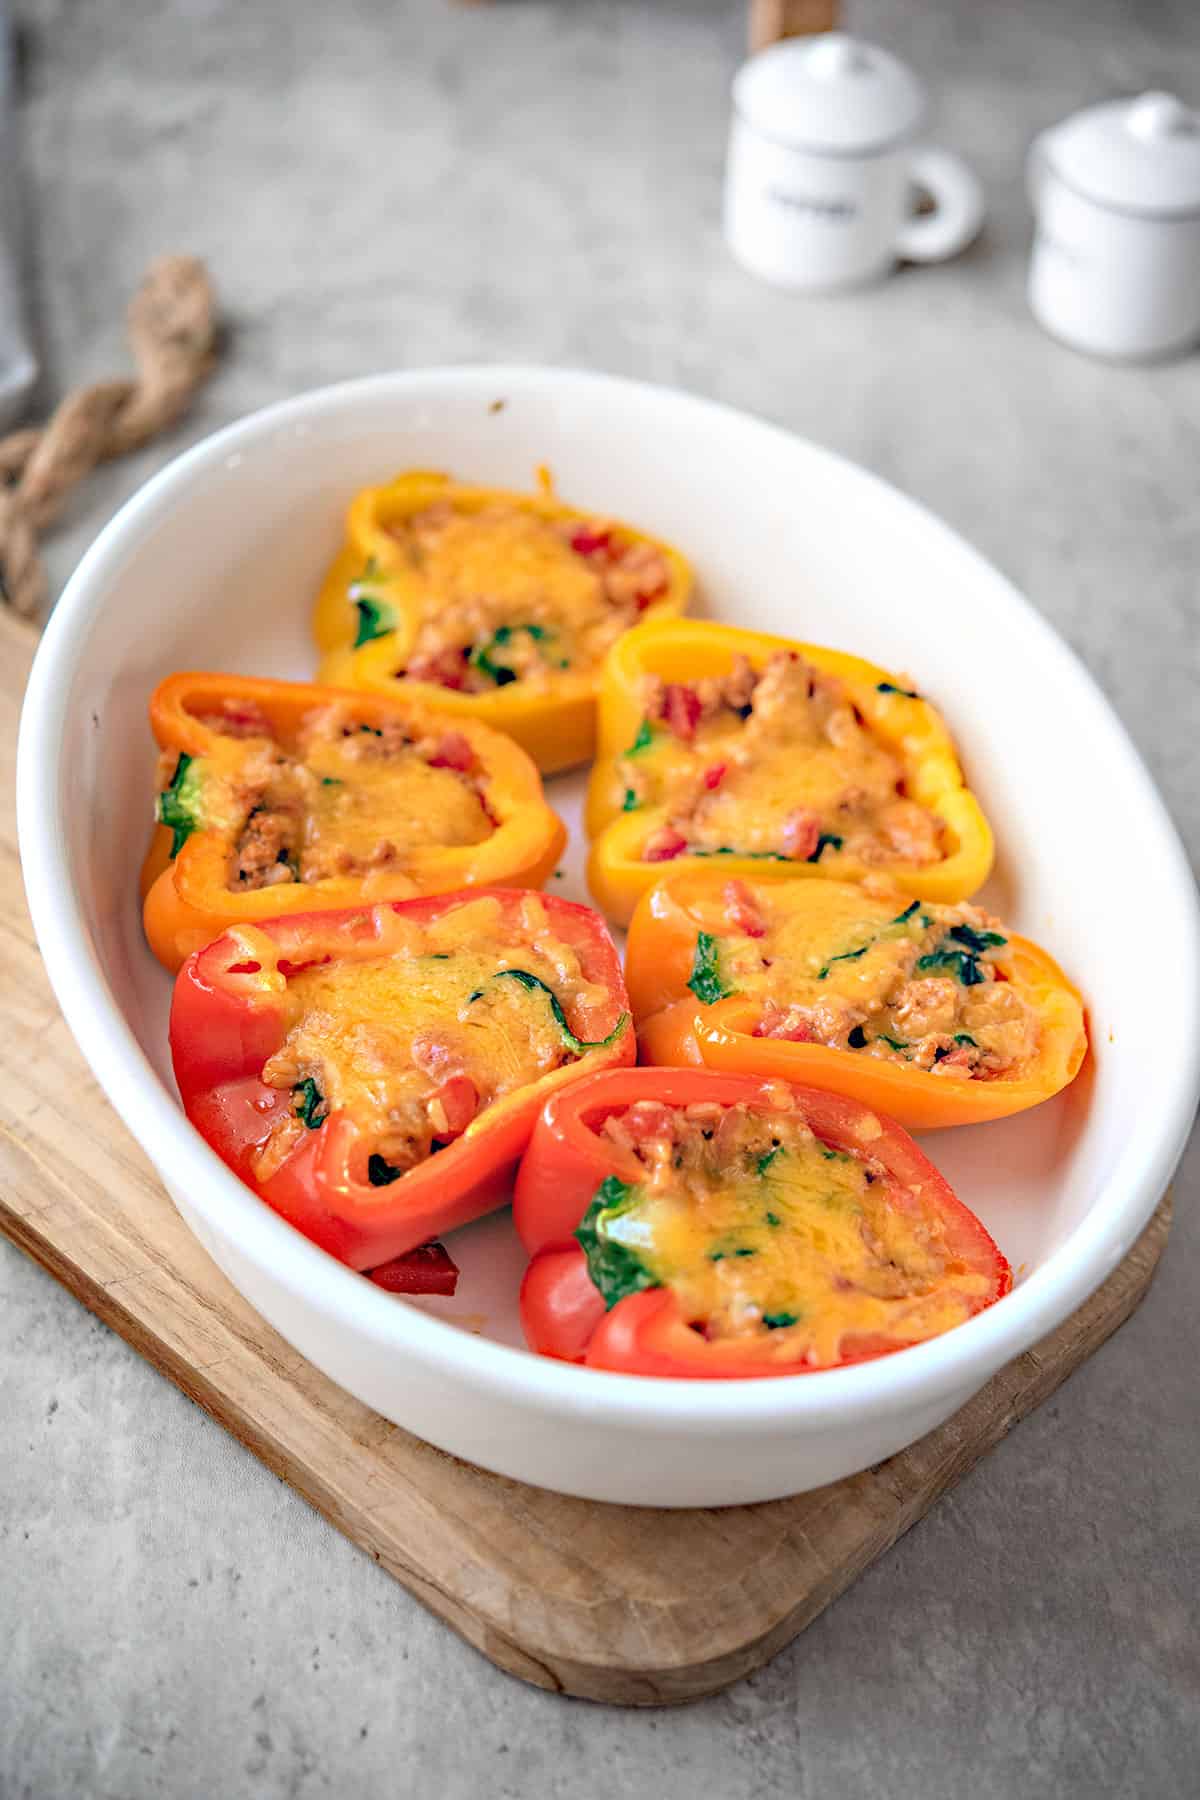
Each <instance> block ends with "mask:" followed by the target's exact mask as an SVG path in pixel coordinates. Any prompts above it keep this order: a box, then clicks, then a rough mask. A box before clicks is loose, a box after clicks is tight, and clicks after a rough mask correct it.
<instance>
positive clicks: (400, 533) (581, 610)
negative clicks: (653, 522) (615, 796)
mask: <svg viewBox="0 0 1200 1800" xmlns="http://www.w3.org/2000/svg"><path fill="white" fill-rule="evenodd" d="M388 533H389V535H390V536H391V537H392V538H393V539H394V540H395V541H396V542H397V543H398V544H399V545H400V547H401V549H402V550H403V552H404V554H405V560H406V562H407V565H408V567H407V569H405V570H402V571H401V572H400V573H399V574H398V575H396V576H395V577H393V578H392V579H393V581H394V583H395V585H396V588H397V591H398V592H400V593H402V594H403V595H404V596H405V597H406V598H409V599H411V600H413V601H415V603H416V608H417V614H418V622H417V629H416V633H415V637H414V639H413V643H412V646H411V648H410V650H409V653H408V655H407V659H406V663H405V667H404V669H402V670H399V671H397V672H398V673H407V674H409V675H412V676H415V677H417V678H418V679H422V680H429V681H435V682H440V683H442V684H443V685H446V686H450V687H454V688H457V689H461V690H463V691H465V692H468V693H486V692H489V691H490V690H492V689H493V688H495V687H501V686H507V685H508V684H509V683H511V682H513V681H523V682H526V683H529V684H530V685H531V686H533V687H535V688H536V687H538V686H545V685H546V683H547V682H548V681H549V680H550V679H551V678H552V677H553V676H554V675H555V674H557V673H559V672H560V671H562V670H565V669H570V670H573V671H575V672H576V673H580V672H589V671H592V670H594V669H596V668H597V667H598V666H599V664H600V662H601V661H602V660H603V658H604V655H605V653H606V652H607V651H608V649H609V647H610V646H611V645H612V643H613V642H614V641H615V639H616V638H617V637H618V636H619V635H620V633H621V632H622V631H624V630H626V629H628V627H629V626H630V625H632V624H633V623H634V622H635V621H636V619H637V617H638V615H639V613H640V612H641V611H642V609H643V608H644V607H645V606H646V605H648V604H649V603H650V601H651V600H653V599H657V598H658V597H659V596H660V595H661V594H663V593H665V592H666V589H667V586H668V584H669V571H668V568H667V563H666V560H665V558H664V557H663V555H662V553H661V552H660V551H659V550H658V549H657V548H656V547H655V546H653V545H649V544H646V543H643V542H640V541H638V540H636V539H633V538H631V537H629V536H628V535H627V534H623V533H621V532H620V531H619V530H618V529H617V528H616V527H614V526H613V525H611V524H610V523H609V522H607V521H596V522H593V523H591V524H587V523H585V522H583V521H581V520H579V519H574V520H562V519H555V518H546V517H543V516H542V515H540V514H539V513H537V512H536V511H530V510H528V509H526V508H523V507H519V506H514V505H512V504H511V503H505V502H502V501H495V502H492V503H490V504H488V505H484V506H473V507H472V506H462V505H459V504H456V503H455V502H454V501H453V500H450V499H446V500H439V501H436V502H435V503H434V504H433V505H432V506H429V507H427V508H425V509H424V510H423V511H421V512H418V513H413V514H410V515H409V516H407V517H404V518H400V519H397V520H395V521H393V523H392V524H390V525H389V526H388Z"/></svg>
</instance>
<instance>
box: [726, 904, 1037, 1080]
mask: <svg viewBox="0 0 1200 1800" xmlns="http://www.w3.org/2000/svg"><path fill="white" fill-rule="evenodd" d="M874 879H875V883H876V884H877V885H878V886H879V887H880V888H881V889H882V892H880V893H879V894H876V895H871V894H869V893H868V894H861V895H857V896H856V898H855V902H854V906H855V911H854V913H853V914H852V915H850V916H848V917H846V918H844V919H843V920H842V921H841V922H840V923H839V924H838V926H837V927H836V929H834V930H833V932H832V933H831V935H830V936H829V938H828V941H827V942H825V943H824V944H823V945H821V946H819V947H818V946H814V944H813V941H812V936H811V931H810V930H809V929H806V928H805V920H804V917H803V915H798V914H796V913H794V912H792V911H791V910H790V909H789V908H788V906H787V903H786V900H785V901H784V902H783V903H782V904H779V905H775V904H773V900H772V896H771V895H770V894H769V893H767V892H764V889H763V888H761V887H760V888H759V890H758V891H757V893H752V892H751V890H750V889H749V888H748V887H747V885H746V884H745V883H743V882H740V881H731V882H728V883H726V885H725V890H724V895H723V899H724V904H725V907H726V918H727V920H728V921H729V925H730V927H732V929H729V930H727V931H725V932H723V933H722V934H721V935H720V936H717V935H715V934H712V933H701V934H699V935H698V938H697V961H696V964H695V966H694V967H693V973H692V983H691V985H692V988H693V991H696V990H697V988H701V989H704V990H706V993H707V997H724V996H727V995H732V994H735V993H744V994H752V995H755V996H758V995H762V1011H761V1014H760V1016H759V1021H758V1024H757V1025H756V1027H755V1035H756V1036H757V1037H765V1038H776V1039H783V1040H785V1041H788V1042H792V1043H803V1044H826V1045H829V1046H831V1047H832V1048H835V1049H839V1050H853V1051H856V1052H858V1053H859V1054H861V1055H864V1056H872V1057H877V1058H881V1059H882V1060H884V1061H887V1062H902V1063H908V1064H911V1065H913V1066H915V1067H916V1068H919V1069H925V1070H928V1071H930V1072H931V1073H933V1074H935V1075H939V1076H942V1077H944V1078H946V1079H952V1080H962V1079H974V1080H976V1081H988V1080H996V1079H998V1078H1001V1077H1007V1078H1012V1077H1014V1076H1017V1075H1019V1074H1020V1073H1021V1072H1022V1070H1023V1068H1025V1067H1026V1066H1028V1064H1029V1063H1030V1062H1031V1061H1032V1060H1033V1059H1034V1058H1035V1057H1036V1055H1037V1051H1038V1046H1039V1036H1040V1030H1039V1023H1038V1016H1037V1013H1036V1011H1035V1009H1034V1008H1033V1007H1032V1006H1031V1005H1030V1004H1029V1002H1028V1001H1027V1000H1026V999H1024V998H1023V996H1022V995H1021V993H1020V992H1019V991H1018V989H1017V987H1016V986H1015V985H1014V983H1013V982H1012V981H1011V980H1010V979H1009V976H1008V971H1007V968H1006V966H1005V965H1006V962H1007V954H1008V953H1007V944H1008V938H1007V934H1006V932H1005V929H1004V928H1003V927H1002V926H1001V925H1000V923H999V921H998V920H997V919H994V918H992V917H991V915H990V914H988V913H986V912H984V911H983V910H982V908H980V907H978V906H971V905H969V904H967V903H966V902H963V903H961V904H960V905H957V906H941V905H934V904H933V903H931V902H929V901H916V900H910V901H906V900H905V899H904V897H903V896H902V895H899V894H896V893H894V892H889V891H888V890H887V887H886V884H883V883H879V882H878V878H874ZM821 885H822V887H824V885H825V884H824V883H822V884H821ZM816 898H817V897H816V896H814V900H815V899H816ZM820 898H821V899H824V898H826V896H820ZM828 898H829V900H830V901H831V902H832V901H833V900H834V896H833V895H832V893H831V894H830V895H829V896H828ZM893 908H894V909H895V910H894V911H893ZM702 997H705V995H703V994H702Z"/></svg>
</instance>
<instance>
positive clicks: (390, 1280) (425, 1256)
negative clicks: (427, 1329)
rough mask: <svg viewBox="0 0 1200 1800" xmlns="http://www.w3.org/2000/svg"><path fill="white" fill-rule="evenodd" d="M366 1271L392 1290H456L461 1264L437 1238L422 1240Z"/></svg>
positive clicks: (402, 1292) (426, 1291) (433, 1291)
mask: <svg viewBox="0 0 1200 1800" xmlns="http://www.w3.org/2000/svg"><path fill="white" fill-rule="evenodd" d="M366 1273H367V1279H368V1280H369V1281H373V1282H374V1283H375V1285H376V1287H381V1288H386V1289H387V1291H388V1293H389V1294H452V1293H453V1292H454V1290H455V1288H456V1287H457V1286H458V1264H457V1263H456V1262H455V1261H454V1260H453V1259H452V1257H451V1256H450V1255H449V1253H448V1252H447V1251H446V1249H445V1248H444V1246H443V1245H441V1244H439V1243H436V1242H434V1243H431V1244H420V1245H418V1247H417V1248H416V1249H415V1250H409V1251H408V1252H407V1253H406V1254H405V1255H404V1256H394V1257H393V1258H392V1260H391V1262H385V1263H380V1265H379V1267H378V1268H377V1269H368V1270H367V1272H366Z"/></svg>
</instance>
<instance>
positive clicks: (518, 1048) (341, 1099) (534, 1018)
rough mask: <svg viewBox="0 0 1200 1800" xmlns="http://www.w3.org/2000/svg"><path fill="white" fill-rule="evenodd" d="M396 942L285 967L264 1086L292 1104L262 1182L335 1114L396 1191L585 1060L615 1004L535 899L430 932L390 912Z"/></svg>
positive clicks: (493, 907) (460, 912)
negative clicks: (282, 1004)
mask: <svg viewBox="0 0 1200 1800" xmlns="http://www.w3.org/2000/svg"><path fill="white" fill-rule="evenodd" d="M387 933H388V941H387V944H386V948H385V949H384V950H383V951H382V953H381V951H380V947H379V946H378V945H375V946H373V950H374V954H365V953H364V955H363V956H362V957H360V958H357V959H355V958H351V957H349V956H347V955H344V954H342V953H341V952H339V955H338V957H337V958H336V959H334V960H327V961H317V962H315V963H314V964H312V965H311V966H309V967H305V968H301V969H298V970H291V971H289V972H288V984H287V1008H288V1017H287V1029H286V1035H285V1037H284V1041H283V1043H282V1044H281V1046H280V1048H279V1050H278V1051H277V1052H276V1053H275V1055H274V1056H272V1057H271V1058H270V1060H269V1061H268V1062H267V1063H266V1064H265V1066H264V1068H263V1071H262V1079H263V1081H264V1082H265V1083H266V1085H267V1086H268V1087H274V1088H283V1089H289V1090H291V1093H292V1095H293V1105H292V1109H291V1112H290V1114H288V1115H285V1116H284V1117H283V1119H282V1120H281V1121H280V1122H279V1123H278V1125H277V1127H276V1129H275V1131H274V1133H273V1135H272V1138H271V1140H270V1142H269V1143H268V1145H267V1147H266V1150H265V1151H264V1153H263V1157H262V1159H261V1160H260V1165H259V1167H258V1169H257V1170H256V1174H257V1175H258V1178H259V1179H260V1180H265V1179H266V1178H267V1177H268V1176H269V1175H270V1174H271V1173H273V1172H274V1170H275V1169H277V1168H278V1166H279V1165H280V1163H281V1162H282V1161H283V1159H284V1158H285V1157H286V1156H287V1155H288V1154H289V1152H290V1151H291V1150H292V1149H293V1148H295V1146H296V1144H297V1143H298V1142H300V1141H302V1140H303V1138H304V1135H305V1132H306V1131H308V1130H311V1129H314V1128H316V1127H319V1126H320V1125H322V1124H323V1123H324V1122H325V1119H326V1118H327V1117H329V1115H330V1114H331V1113H338V1114H342V1115H346V1116H348V1117H349V1118H351V1119H352V1120H353V1121H354V1124H355V1126H356V1128H357V1131H358V1134H359V1138H360V1143H362V1144H365V1147H366V1148H365V1157H366V1167H367V1178H368V1179H369V1180H370V1182H371V1183H372V1184H373V1185H375V1186H386V1185H387V1184H388V1183H390V1182H391V1181H394V1180H395V1179H396V1178H397V1177H398V1176H399V1175H402V1174H404V1173H405V1172H406V1171H407V1170H408V1169H411V1168H413V1167H414V1166H415V1165H416V1164H417V1163H419V1162H422V1161H423V1160H424V1159H425V1158H426V1157H428V1156H430V1155H431V1154H433V1153H434V1152H435V1151H437V1150H440V1149H443V1148H444V1147H445V1146H446V1145H447V1144H449V1143H450V1142H452V1141H453V1140H454V1139H455V1138H457V1137H459V1136H461V1135H462V1133H463V1132H464V1131H465V1130H466V1128H467V1126H468V1125H469V1124H470V1123H471V1122H472V1120H473V1119H474V1118H475V1117H476V1116H477V1115H478V1114H479V1113H481V1112H483V1111H484V1110H485V1109H486V1108H487V1107H489V1106H491V1105H492V1104H493V1103H494V1102H496V1101H497V1100H500V1099H502V1098H503V1097H504V1096H505V1095H506V1094H511V1093H513V1092H514V1091H515V1090H516V1089H518V1088H521V1087H524V1086H526V1085H527V1084H528V1083H530V1082H533V1081H536V1080H538V1079H539V1078H540V1077H541V1076H543V1075H548V1074H550V1073H552V1072H553V1071H554V1070H555V1069H558V1068H560V1067H562V1065H563V1064H564V1063H567V1062H571V1061H574V1060H577V1059H578V1057H579V1056H580V1055H581V1054H583V1050H582V1049H581V1048H580V1044H581V1042H583V1041H584V1040H588V1039H595V1038H596V1037H597V1035H598V1034H597V1032H596V1031H594V1030H593V1029H592V1027H593V1025H594V1024H595V1023H596V1021H597V1020H598V1019H600V1020H602V1019H603V1018H604V1017H605V1013H606V1009H608V1008H610V1006H611V997H610V996H609V994H608V993H607V990H605V989H604V988H602V987H600V986H598V985H597V984H595V983H594V982H591V981H589V980H588V979H587V977H586V976H585V973H584V971H583V967H582V964H581V962H580V959H579V956H578V954H577V952H576V951H575V950H574V949H573V948H572V947H571V946H570V945H569V944H567V943H564V942H563V941H562V940H561V939H559V938H557V937H556V936H555V935H554V932H553V930H552V928H551V925H550V922H549V919H548V916H547V913H546V908H545V906H544V905H543V903H542V901H541V900H540V898H539V897H538V896H537V895H534V894H530V895H527V896H525V897H524V899H523V900H522V901H521V903H520V907H519V911H518V914H517V916H516V917H515V918H514V917H513V916H512V915H511V913H509V914H506V913H505V912H504V911H502V909H501V906H500V903H499V902H498V901H497V900H495V899H494V898H492V897H490V896H485V897H481V898H480V899H478V900H472V901H468V902H465V903H464V904H462V905H460V906H457V907H455V908H453V909H451V910H450V911H448V912H446V913H443V914H442V915H441V916H440V917H438V918H435V919H433V920H430V921H429V922H428V923H426V924H423V925H422V924H418V923H416V922H415V921H413V920H408V919H404V918H402V917H401V916H399V915H397V914H392V915H391V916H390V917H389V919H388V921H387ZM513 971H517V972H518V973H517V974H515V975H514V973H513ZM551 995H553V996H554V999H555V1000H556V1001H557V1002H558V1006H559V1008H560V1009H561V1015H562V1017H561V1018H560V1017H559V1015H558V1014H556V1011H555V1007H554V1005H553V1004H552V1001H551ZM563 1018H565V1019H566V1020H567V1021H568V1022H569V1029H568V1028H564V1026H563V1023H562V1019H563ZM570 1033H577V1034H578V1035H577V1036H576V1037H575V1038H574V1040H573V1039H572V1036H571V1035H570ZM584 1048H586V1043H584Z"/></svg>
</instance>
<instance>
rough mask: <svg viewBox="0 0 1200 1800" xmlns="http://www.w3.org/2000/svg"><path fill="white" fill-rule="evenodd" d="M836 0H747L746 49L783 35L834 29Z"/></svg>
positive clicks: (810, 34) (811, 34)
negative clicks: (747, 36)
mask: <svg viewBox="0 0 1200 1800" xmlns="http://www.w3.org/2000/svg"><path fill="white" fill-rule="evenodd" d="M837 25H838V3H837V0H750V48H751V50H752V51H753V50H765V49H766V48H767V46H768V45H769V44H778V43H779V42H780V40H781V39H783V38H790V37H814V36H815V35H816V34H817V32H819V31H836V30H837Z"/></svg>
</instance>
